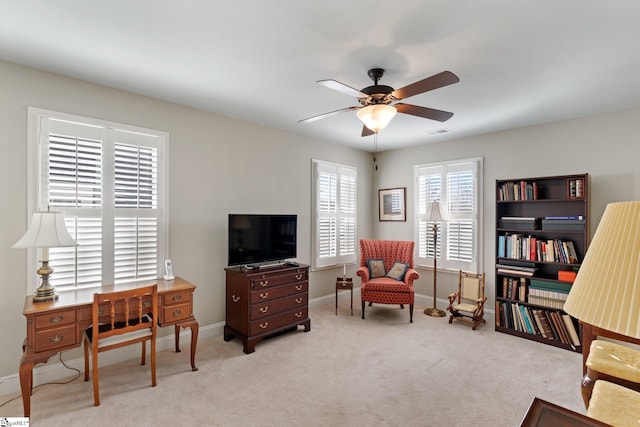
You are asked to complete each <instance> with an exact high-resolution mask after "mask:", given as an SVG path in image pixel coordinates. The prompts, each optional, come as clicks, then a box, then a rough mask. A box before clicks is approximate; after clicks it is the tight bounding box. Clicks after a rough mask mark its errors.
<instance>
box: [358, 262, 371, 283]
mask: <svg viewBox="0 0 640 427" xmlns="http://www.w3.org/2000/svg"><path fill="white" fill-rule="evenodd" d="M356 274H357V275H358V276H360V279H362V283H366V282H368V281H369V269H368V268H367V267H364V266H363V267H360V268H358V269H357V270H356Z"/></svg>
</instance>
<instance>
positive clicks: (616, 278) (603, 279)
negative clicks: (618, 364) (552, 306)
mask: <svg viewBox="0 0 640 427" xmlns="http://www.w3.org/2000/svg"><path fill="white" fill-rule="evenodd" d="M564 310H565V311H566V312H567V313H569V314H570V315H572V316H573V317H576V318H578V319H580V320H581V321H583V322H585V323H588V324H591V325H594V326H597V327H598V328H602V329H606V330H608V331H613V332H616V333H619V334H622V335H627V336H630V337H634V338H640V202H638V201H634V202H618V203H610V204H609V205H607V208H606V209H605V211H604V215H603V216H602V219H601V220H600V224H599V225H598V228H597V230H596V232H595V234H594V236H593V240H592V241H591V244H590V245H589V249H588V250H587V253H586V255H585V257H584V260H583V262H582V265H581V266H580V270H579V271H578V275H577V276H576V279H575V281H574V283H573V285H572V287H571V291H570V292H569V296H568V297H567V301H566V302H565V304H564Z"/></svg>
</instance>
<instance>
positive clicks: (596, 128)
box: [0, 62, 640, 377]
mask: <svg viewBox="0 0 640 427" xmlns="http://www.w3.org/2000/svg"><path fill="white" fill-rule="evenodd" d="M29 106H35V107H40V108H45V109H50V110H56V111H62V112H67V113H72V114H78V115H83V116H89V117H95V118H99V119H104V120H110V121H114V122H121V123H128V124H132V125H136V126H142V127H148V128H154V129H158V130H163V131H167V132H169V133H170V137H171V142H170V167H169V171H170V181H169V186H170V213H169V215H170V254H171V258H172V260H173V263H174V269H175V273H176V274H177V275H180V276H182V277H184V278H185V279H187V280H190V281H192V282H193V283H195V284H196V285H198V289H197V291H196V294H195V295H196V298H195V308H194V309H195V315H196V317H197V318H198V320H199V322H200V324H201V326H206V325H212V324H215V323H219V322H222V321H224V297H225V296H224V267H225V265H226V238H227V236H226V231H227V230H226V227H227V225H226V219H227V214H228V213H229V212H287V213H289V212H293V213H297V214H298V215H299V230H298V232H299V238H298V242H299V260H300V261H301V262H306V263H308V262H309V261H310V246H309V244H308V240H309V237H310V233H311V230H310V223H311V169H310V168H311V166H310V165H311V159H312V158H317V159H322V160H326V161H332V162H337V163H345V164H351V165H354V166H356V167H358V177H359V180H358V203H359V204H358V209H359V217H358V234H359V236H360V237H377V238H388V239H413V219H412V211H413V191H414V186H413V165H415V164H422V163H430V162H437V161H443V160H452V159H460V158H470V157H483V158H484V188H485V194H484V212H483V214H484V219H483V230H484V239H485V240H484V247H483V253H484V261H483V264H482V265H483V266H484V271H485V272H486V273H487V288H488V292H489V295H488V296H489V303H490V304H491V305H490V307H492V304H493V299H494V292H493V283H494V278H495V274H494V259H493V257H494V254H495V247H494V246H495V232H494V227H495V217H494V216H495V194H494V193H495V191H494V186H495V180H496V179H506V178H519V177H530V176H543V175H560V174H569V173H583V172H588V173H590V174H591V177H592V179H591V202H592V204H591V207H592V208H591V212H592V216H591V231H592V232H593V231H594V230H595V228H596V225H597V223H598V221H599V219H600V217H601V215H602V213H603V211H604V208H605V206H606V204H607V203H608V202H612V201H620V200H640V171H639V168H638V167H637V164H638V161H637V159H638V158H640V155H639V154H640V145H639V144H637V142H636V140H637V135H639V134H640V132H639V131H640V109H639V110H632V111H626V112H619V113H612V114H606V115H600V116H594V117H587V118H583V119H578V120H571V121H564V122H558V123H553V124H547V125H540V126H534V127H529V128H523V129H515V130H510V131H505V132H500V133H494V134H489V135H482V136H478V137H472V138H463V139H459V140H454V141H449V142H444V143H432V144H426V145H423V146H420V147H415V148H408V149H403V150H398V151H393V152H385V153H378V155H377V163H378V171H377V172H373V163H372V161H371V155H370V154H369V153H365V152H361V151H358V150H353V149H349V148H346V147H342V146H337V145H334V144H331V143H329V142H327V141H320V140H309V139H307V138H305V137H302V136H300V135H294V134H289V133H284V132H281V131H278V130H274V129H270V128H267V127H263V126H258V125H254V124H250V123H246V122H241V121H237V120H233V119H229V118H225V117H222V116H219V115H214V114H209V113H205V112H202V111H198V110H194V109H190V108H186V107H182V106H180V105H175V104H170V103H166V102H161V101H158V100H154V99H151V98H146V97H142V96H138V95H133V94H130V93H127V92H123V91H118V90H113V89H110V88H106V87H102V86H97V85H93V84H89V83H85V82H82V81H79V80H74V79H70V78H66V77H61V76H58V75H54V74H49V73H44V72H40V71H37V70H33V69H30V68H25V67H21V66H18V65H14V64H10V63H6V62H0V147H1V148H2V156H0V177H1V181H2V185H1V186H0V188H1V193H0V196H1V197H2V200H4V203H3V205H4V206H3V210H2V219H3V220H2V221H1V222H0V291H1V292H2V296H3V298H1V299H0V324H2V332H0V338H1V339H2V343H3V345H2V350H1V352H0V377H3V376H7V375H12V374H15V373H16V372H17V369H18V363H19V359H20V347H21V345H22V340H23V338H24V336H25V328H26V326H25V320H24V317H23V316H22V309H23V302H24V299H25V296H26V290H27V285H26V277H27V275H28V274H35V269H36V266H27V255H26V251H24V250H17V249H12V248H11V245H12V244H13V243H15V242H16V241H17V240H18V239H19V238H20V236H21V235H22V234H23V233H24V231H25V230H26V227H27V221H28V217H29V215H30V213H29V212H27V194H26V187H27V185H26V181H27V172H26V171H27V146H26V144H27V107H29ZM380 137H383V136H382V135H381V136H380ZM283 165H286V167H283ZM390 187H407V221H406V222H378V213H377V190H378V189H379V188H390ZM354 270H355V269H354V268H353V267H350V268H349V273H350V274H351V275H353V273H354ZM337 273H339V271H336V270H328V271H322V272H314V273H312V275H311V280H310V282H311V286H310V288H311V298H317V297H321V296H326V295H331V294H333V292H334V289H335V288H334V283H335V277H336V275H337ZM340 273H341V272H340ZM420 273H421V275H422V277H421V278H420V279H419V280H418V281H417V282H416V292H417V293H419V294H425V295H431V294H432V289H433V285H432V279H431V277H432V276H431V274H432V273H431V271H430V270H420ZM454 283H455V280H454V277H453V276H452V275H450V274H446V273H442V274H440V275H439V277H438V295H439V297H440V298H441V299H443V298H444V297H445V296H446V295H447V294H448V293H450V292H451V291H452V290H453V289H454ZM440 306H441V307H442V308H444V307H443V303H442V302H441V303H440ZM163 332H164V334H167V333H170V332H171V331H163ZM74 357H75V358H77V357H80V353H79V352H77V351H76V352H75V353H73V354H71V355H68V356H65V359H71V358H74Z"/></svg>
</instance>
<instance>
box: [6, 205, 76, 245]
mask: <svg viewBox="0 0 640 427" xmlns="http://www.w3.org/2000/svg"><path fill="white" fill-rule="evenodd" d="M61 246H78V244H77V243H76V241H75V240H73V238H72V237H71V235H70V234H69V231H68V230H67V227H66V225H65V224H64V214H63V213H62V212H51V211H46V212H34V213H33V217H32V218H31V225H30V226H29V229H28V230H27V232H26V233H24V236H22V238H21V239H20V240H18V241H17V242H16V243H15V244H14V245H13V246H12V247H13V248H57V247H61Z"/></svg>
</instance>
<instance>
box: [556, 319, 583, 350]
mask: <svg viewBox="0 0 640 427" xmlns="http://www.w3.org/2000/svg"><path fill="white" fill-rule="evenodd" d="M561 316H562V320H563V321H564V325H565V328H566V329H567V332H568V334H569V339H570V341H571V344H572V345H574V346H576V347H579V346H580V345H581V344H580V338H579V337H578V331H576V327H575V325H574V324H573V319H571V316H569V315H568V314H564V313H563V314H561Z"/></svg>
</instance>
